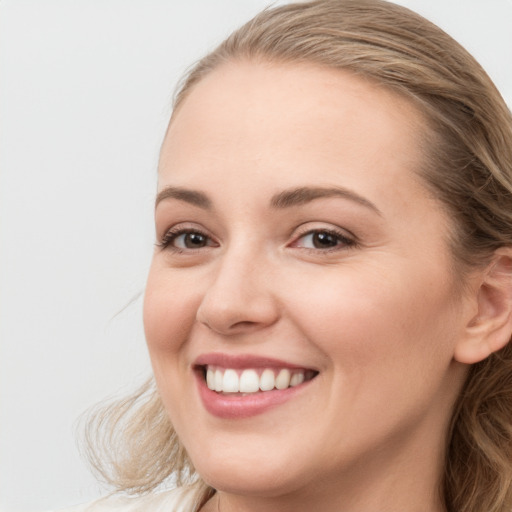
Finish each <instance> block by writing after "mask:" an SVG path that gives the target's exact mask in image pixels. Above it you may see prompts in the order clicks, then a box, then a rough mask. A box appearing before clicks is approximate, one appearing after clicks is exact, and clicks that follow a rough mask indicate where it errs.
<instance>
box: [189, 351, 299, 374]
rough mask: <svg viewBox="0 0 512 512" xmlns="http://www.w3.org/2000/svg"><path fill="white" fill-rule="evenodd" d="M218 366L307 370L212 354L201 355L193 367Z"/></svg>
mask: <svg viewBox="0 0 512 512" xmlns="http://www.w3.org/2000/svg"><path fill="white" fill-rule="evenodd" d="M206 365H211V366H220V367H222V368H234V369H235V368H236V369H242V368H289V369H296V370H298V369H308V368H305V367H304V366H299V365H296V364H290V363H288V362H286V361H281V360H279V359H274V358H270V357H260V356H252V355H231V354H221V353H217V352H213V353H211V354H202V355H201V356H199V357H198V358H197V359H196V360H195V361H194V366H195V367H197V366H206Z"/></svg>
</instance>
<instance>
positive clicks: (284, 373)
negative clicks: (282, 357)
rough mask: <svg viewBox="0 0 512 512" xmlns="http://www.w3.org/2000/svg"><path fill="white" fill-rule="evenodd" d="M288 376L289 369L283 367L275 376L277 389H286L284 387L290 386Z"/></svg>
mask: <svg viewBox="0 0 512 512" xmlns="http://www.w3.org/2000/svg"><path fill="white" fill-rule="evenodd" d="M290 378H291V373H290V370H287V369H286V368H283V369H282V370H281V371H280V372H279V374H278V375H277V377H276V388H277V389H286V388H288V387H290Z"/></svg>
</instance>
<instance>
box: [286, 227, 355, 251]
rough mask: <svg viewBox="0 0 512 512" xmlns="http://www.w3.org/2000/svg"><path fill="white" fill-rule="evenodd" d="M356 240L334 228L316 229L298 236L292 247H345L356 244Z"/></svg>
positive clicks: (331, 248)
mask: <svg viewBox="0 0 512 512" xmlns="http://www.w3.org/2000/svg"><path fill="white" fill-rule="evenodd" d="M355 243H356V242H355V240H353V239H351V238H348V237H347V236H346V235H344V234H343V233H341V232H339V231H336V230H332V229H314V230H310V231H308V232H307V233H305V234H304V235H302V236H300V238H297V239H296V240H295V242H294V243H293V244H292V247H300V248H304V249H316V250H333V249H343V248H347V247H351V246H353V245H355Z"/></svg>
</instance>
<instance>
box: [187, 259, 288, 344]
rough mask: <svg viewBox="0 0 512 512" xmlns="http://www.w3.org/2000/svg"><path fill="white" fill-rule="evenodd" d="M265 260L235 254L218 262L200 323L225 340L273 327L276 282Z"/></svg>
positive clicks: (201, 308)
mask: <svg viewBox="0 0 512 512" xmlns="http://www.w3.org/2000/svg"><path fill="white" fill-rule="evenodd" d="M263 259H264V258H258V259H257V258H255V257H254V255H250V254H247V253H245V254H243V253H242V251H238V252H236V251H233V253H232V254H231V255H229V256H228V255H226V256H224V257H221V258H220V261H217V262H215V265H216V266H215V270H212V279H211V281H210V283H209V285H208V287H207V289H206V292H205V294H204V296H203V298H202V301H201V302H200V305H199V307H198V309H197V313H196V318H197V321H198V322H199V323H201V324H203V325H205V326H207V327H208V328H209V329H211V330H212V331H214V332H216V333H218V334H222V335H225V336H230V335H235V334H243V333H249V332H253V331H258V330H260V329H264V328H265V327H269V326H271V325H273V324H274V323H275V322H276V321H277V320H278V318H279V307H278V303H277V300H276V297H275V294H274V293H273V291H272V290H273V287H274V281H275V280H274V279H273V278H272V272H271V269H270V265H268V264H265V262H264V261H263Z"/></svg>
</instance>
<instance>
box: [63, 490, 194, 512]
mask: <svg viewBox="0 0 512 512" xmlns="http://www.w3.org/2000/svg"><path fill="white" fill-rule="evenodd" d="M198 498H199V496H198V493H197V488H196V487H194V486H190V487H178V488H176V489H173V490H171V491H165V492H160V493H156V494H149V495H146V496H138V497H128V496H116V495H113V496H108V497H105V498H101V499H99V500H96V501H94V502H92V503H87V504H84V505H78V506H76V507H71V508H67V509H65V510H60V511H54V512H148V511H151V512H196V510H197V502H198Z"/></svg>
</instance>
